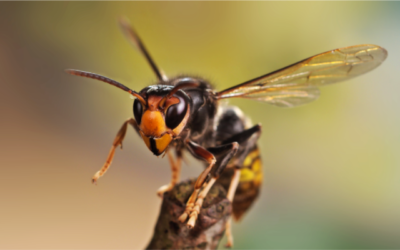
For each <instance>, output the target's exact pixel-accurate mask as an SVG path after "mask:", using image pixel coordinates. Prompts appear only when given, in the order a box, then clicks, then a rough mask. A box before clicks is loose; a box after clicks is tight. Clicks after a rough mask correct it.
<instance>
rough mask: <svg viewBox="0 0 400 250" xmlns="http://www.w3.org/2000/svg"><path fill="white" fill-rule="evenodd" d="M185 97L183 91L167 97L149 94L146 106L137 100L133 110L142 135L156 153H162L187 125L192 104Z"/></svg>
mask: <svg viewBox="0 0 400 250" xmlns="http://www.w3.org/2000/svg"><path fill="white" fill-rule="evenodd" d="M184 97H187V96H186V95H183V94H182V93H176V94H175V95H173V96H171V97H169V98H166V99H165V98H164V96H160V95H154V94H153V95H148V96H147V103H146V106H145V105H143V104H142V103H141V102H140V101H139V100H137V99H136V100H135V102H134V106H133V110H134V115H135V119H136V122H137V124H138V125H139V128H140V135H141V137H142V139H143V141H144V142H145V144H146V145H147V147H148V148H149V149H150V151H151V152H153V153H154V154H155V155H160V154H162V153H163V152H164V151H165V150H166V149H167V147H168V146H169V145H170V143H171V142H172V141H173V140H174V139H175V138H176V137H177V136H178V135H179V134H180V133H181V132H182V130H183V129H184V127H185V126H186V123H187V121H188V118H189V114H190V105H189V103H188V101H187V100H185V99H186V98H184Z"/></svg>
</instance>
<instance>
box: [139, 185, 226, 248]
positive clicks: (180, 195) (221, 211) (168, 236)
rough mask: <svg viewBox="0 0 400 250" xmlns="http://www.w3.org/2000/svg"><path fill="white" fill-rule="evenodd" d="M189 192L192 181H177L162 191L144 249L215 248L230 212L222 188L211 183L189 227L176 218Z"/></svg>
mask: <svg viewBox="0 0 400 250" xmlns="http://www.w3.org/2000/svg"><path fill="white" fill-rule="evenodd" d="M192 192H193V180H188V181H184V182H181V183H179V184H177V185H176V186H175V187H174V189H172V190H171V191H170V192H167V193H165V194H164V198H163V202H162V205H161V211H160V214H159V217H158V220H157V223H156V226H155V229H154V234H153V237H152V239H151V241H150V243H149V245H148V246H147V247H146V249H216V248H217V247H218V243H219V241H220V240H221V238H222V236H223V235H224V232H225V225H226V222H227V220H228V219H229V216H230V215H231V212H232V206H231V203H230V202H229V200H228V199H227V198H226V191H225V189H224V188H223V187H222V186H220V185H219V184H218V183H216V184H215V185H213V187H212V188H211V190H210V192H209V193H208V195H207V197H206V198H205V200H204V204H203V207H202V209H201V211H200V214H199V217H198V219H197V223H196V225H195V227H194V228H193V229H191V230H189V229H188V228H187V226H186V224H185V223H181V222H179V221H178V217H179V216H180V215H181V214H182V213H183V211H184V210H185V204H186V201H187V200H188V199H189V196H190V195H191V194H192Z"/></svg>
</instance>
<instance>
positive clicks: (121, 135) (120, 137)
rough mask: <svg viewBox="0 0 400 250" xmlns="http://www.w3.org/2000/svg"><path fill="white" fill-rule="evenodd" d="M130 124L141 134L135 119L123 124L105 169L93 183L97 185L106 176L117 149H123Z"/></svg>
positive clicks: (95, 177)
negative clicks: (123, 142)
mask: <svg viewBox="0 0 400 250" xmlns="http://www.w3.org/2000/svg"><path fill="white" fill-rule="evenodd" d="M128 124H130V125H132V127H133V128H134V129H135V130H136V132H138V133H139V127H138V125H137V123H136V121H135V120H134V119H133V118H130V119H128V120H126V121H125V122H124V124H122V127H121V128H120V129H119V131H118V133H117V136H116V137H115V139H114V142H113V145H112V147H111V149H110V152H109V153H108V156H107V160H106V162H105V163H104V165H103V167H102V168H101V169H100V170H99V171H97V172H96V174H95V175H94V176H93V178H92V182H93V183H94V184H96V182H97V180H98V179H99V178H100V177H101V176H102V175H104V173H105V172H106V171H107V169H108V168H109V167H110V165H111V162H112V159H113V158H114V154H115V149H116V148H117V147H118V146H121V149H122V141H123V140H124V137H125V134H126V129H127V128H128Z"/></svg>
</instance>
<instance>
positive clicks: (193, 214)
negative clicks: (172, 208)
mask: <svg viewBox="0 0 400 250" xmlns="http://www.w3.org/2000/svg"><path fill="white" fill-rule="evenodd" d="M196 203H197V202H196ZM199 210H200V209H199V206H198V205H197V204H196V205H195V206H194V207H193V203H191V204H187V205H186V209H185V212H183V214H182V215H181V216H179V218H178V220H179V221H180V222H182V223H185V221H186V220H187V218H188V217H189V221H188V222H187V224H186V225H187V227H188V228H189V229H192V228H193V227H194V225H195V224H196V220H197V216H198V215H199Z"/></svg>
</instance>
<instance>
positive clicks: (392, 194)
mask: <svg viewBox="0 0 400 250" xmlns="http://www.w3.org/2000/svg"><path fill="white" fill-rule="evenodd" d="M399 13H400V3H399V2H386V3H379V2H336V3H332V2H118V3H117V2H115V3H114V2H1V3H0V37H1V38H0V79H1V81H0V82H1V90H0V110H1V113H0V114H1V122H0V124H1V127H0V128H1V129H0V138H1V143H0V147H1V150H0V152H1V164H0V166H1V173H0V248H2V249H4V248H7V249H12V248H13V249H14V248H16V249H17V248H24V249H38V248H40V249H44V248H51V249H61V248H62V249H66V248H68V249H78V248H79V249H88V248H91V249H128V248H129V249H141V248H143V247H144V246H145V245H146V244H147V243H148V241H149V239H150V236H151V234H152V230H153V227H154V223H155V221H156V217H157V214H158V210H159V206H160V203H161V200H160V199H159V198H158V197H157V196H156V190H157V189H158V187H160V186H161V185H163V184H166V183H168V182H169V180H170V168H169V165H168V163H167V159H162V158H157V157H154V156H153V155H152V154H151V153H150V151H149V150H148V149H147V148H146V147H145V145H144V143H143V141H142V140H141V139H140V138H139V137H138V136H137V135H136V133H134V131H133V130H131V129H130V130H129V131H128V134H127V137H126V139H125V143H124V149H123V150H122V151H121V150H118V151H117V153H116V157H115V159H114V162H113V165H112V166H111V168H110V169H109V171H108V172H107V174H106V175H105V176H104V177H103V178H101V179H100V180H99V184H98V185H97V186H94V185H92V184H91V183H90V179H91V177H92V175H93V174H94V173H95V172H96V171H97V170H98V169H99V168H100V167H101V166H102V164H103V162H104V160H105V158H106V155H107V153H108V151H109V148H110V146H111V143H112V141H113V139H114V136H115V134H116V132H117V130H118V129H119V128H120V126H121V124H122V123H123V121H125V119H126V118H128V117H131V116H132V99H130V98H129V95H128V94H127V93H124V92H122V91H121V90H119V89H117V88H115V87H112V86H109V85H107V84H104V83H101V82H97V81H94V80H89V79H84V78H78V77H74V76H70V75H67V74H65V73H64V71H63V70H64V69H66V68H75V69H81V70H87V71H92V72H96V73H99V74H103V75H106V76H108V77H111V78H114V79H116V80H119V81H121V82H122V83H124V84H126V85H127V86H129V87H130V88H132V89H134V90H140V89H142V88H143V87H145V86H147V85H149V84H151V83H154V82H155V76H154V75H153V73H152V71H151V70H150V69H149V67H148V65H147V64H146V62H145V60H144V59H143V58H142V57H141V55H140V54H139V53H137V51H135V50H134V49H132V48H131V47H130V45H129V44H128V43H127V42H126V41H125V39H124V37H123V36H122V34H121V32H120V30H119V28H118V27H117V25H116V20H117V18H118V17H120V16H126V17H128V18H129V19H130V20H131V23H133V24H134V26H135V28H136V29H137V31H138V32H139V34H140V35H141V37H142V39H143V40H144V41H145V44H146V46H147V47H148V48H149V50H150V52H151V54H152V55H153V57H154V58H155V60H156V62H157V63H158V64H159V66H161V67H162V68H163V69H164V71H165V72H166V73H167V74H168V75H170V76H173V75H176V74H179V73H191V74H196V75H202V76H204V77H205V78H208V79H210V80H211V81H212V82H213V83H214V84H215V86H216V88H217V89H223V88H227V87H230V86H233V85H235V84H238V83H241V82H243V81H246V80H248V79H251V78H254V77H256V76H259V75H263V74H265V73H267V72H270V71H273V70H276V69H278V68H281V67H284V66H286V65H289V64H291V63H293V62H296V61H299V60H301V59H304V58H306V57H309V56H312V55H315V54H317V53H321V52H324V51H327V50H331V49H334V48H339V47H345V46H350V45H356V44H364V43H371V44H377V45H380V46H382V47H384V48H386V49H387V50H388V52H389V56H388V58H387V60H386V61H385V62H384V63H383V64H382V65H381V66H380V67H378V68H377V69H375V70H373V71H372V72H370V73H368V74H366V75H363V76H360V77H357V78H355V79H352V80H349V81H347V82H344V83H340V84H336V85H332V86H328V87H324V88H323V89H321V92H322V94H321V98H320V99H319V100H318V101H316V102H313V103H311V104H309V105H306V106H302V107H299V108H294V109H280V108H275V107H272V106H269V105H267V104H261V103H257V102H252V101H247V100H232V101H230V104H234V105H239V106H240V107H241V108H242V109H243V111H244V112H245V113H246V114H248V115H249V116H250V117H251V118H252V120H253V122H254V123H262V125H263V134H262V137H261V139H260V147H261V151H262V158H263V165H264V173H265V181H264V184H263V188H262V193H261V195H260V197H259V200H258V202H257V203H256V204H255V206H254V207H253V208H252V209H251V210H250V212H249V213H248V214H247V215H246V216H245V217H244V219H243V220H242V221H241V222H240V223H235V224H234V225H233V233H234V236H235V248H238V249H245V248H246V249H265V248H303V249H304V248H400V237H399V236H400V235H399V232H400V182H399V179H400V152H399V148H400V129H399V128H400V115H399V108H400V98H399V93H400V83H399V79H400V78H399V73H398V72H399V69H400V64H399V58H400V46H399V41H400V32H399V27H400V15H399ZM186 156H187V159H188V164H186V165H184V166H183V179H186V178H188V177H194V176H197V175H198V174H199V173H200V172H201V171H202V164H200V163H199V162H198V161H196V160H194V159H193V158H192V157H190V156H189V155H188V154H186ZM224 241H225V240H224ZM221 246H222V244H221Z"/></svg>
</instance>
